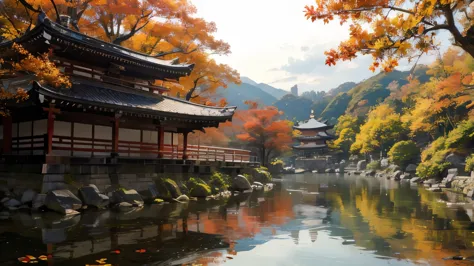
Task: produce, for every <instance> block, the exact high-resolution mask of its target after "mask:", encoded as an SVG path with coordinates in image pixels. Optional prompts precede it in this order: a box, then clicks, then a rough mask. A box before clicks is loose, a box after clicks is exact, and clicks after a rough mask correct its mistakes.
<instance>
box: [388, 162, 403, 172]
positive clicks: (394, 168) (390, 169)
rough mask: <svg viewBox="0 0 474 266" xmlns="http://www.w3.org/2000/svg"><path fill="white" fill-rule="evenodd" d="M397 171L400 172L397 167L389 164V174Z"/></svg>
mask: <svg viewBox="0 0 474 266" xmlns="http://www.w3.org/2000/svg"><path fill="white" fill-rule="evenodd" d="M399 170H401V168H400V166H398V165H395V164H391V165H389V166H388V171H389V172H391V173H393V172H396V171H399Z"/></svg>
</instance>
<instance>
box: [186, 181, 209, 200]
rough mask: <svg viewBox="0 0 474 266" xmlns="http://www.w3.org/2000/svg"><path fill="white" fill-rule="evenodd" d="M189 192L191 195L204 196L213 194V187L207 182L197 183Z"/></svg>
mask: <svg viewBox="0 0 474 266" xmlns="http://www.w3.org/2000/svg"><path fill="white" fill-rule="evenodd" d="M189 193H190V195H191V197H196V198H204V197H207V196H210V195H211V188H210V187H209V186H208V185H205V184H196V185H195V186H194V187H193V188H192V189H191V190H190V191H189Z"/></svg>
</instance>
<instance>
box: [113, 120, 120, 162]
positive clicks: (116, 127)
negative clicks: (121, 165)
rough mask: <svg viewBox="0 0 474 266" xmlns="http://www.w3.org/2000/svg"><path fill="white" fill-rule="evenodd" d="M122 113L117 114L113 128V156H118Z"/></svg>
mask: <svg viewBox="0 0 474 266" xmlns="http://www.w3.org/2000/svg"><path fill="white" fill-rule="evenodd" d="M119 122H120V115H119V114H115V117H114V120H113V128H112V130H113V131H112V157H115V156H118V144H119V131H120V126H119V124H120V123H119Z"/></svg>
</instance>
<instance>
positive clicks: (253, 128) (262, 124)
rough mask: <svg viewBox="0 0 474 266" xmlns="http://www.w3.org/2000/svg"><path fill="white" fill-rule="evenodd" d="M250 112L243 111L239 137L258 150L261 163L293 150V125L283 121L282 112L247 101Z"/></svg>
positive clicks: (266, 162) (263, 163)
mask: <svg viewBox="0 0 474 266" xmlns="http://www.w3.org/2000/svg"><path fill="white" fill-rule="evenodd" d="M246 103H247V105H248V106H249V109H248V110H245V111H242V112H241V113H240V114H239V116H240V119H242V118H243V121H245V122H244V124H243V127H242V130H243V132H242V133H240V134H238V135H237V138H238V139H239V140H240V141H243V142H244V143H246V144H247V145H248V146H251V147H254V148H256V149H257V150H258V154H259V157H260V162H261V163H262V165H264V166H265V165H267V164H268V162H269V161H270V160H271V159H272V158H273V157H275V156H278V154H280V153H281V152H285V151H288V150H290V149H291V147H290V145H291V143H293V140H292V134H293V130H292V123H291V122H290V121H288V120H281V119H280V117H281V115H282V112H280V111H278V109H277V108H275V107H273V106H266V107H263V108H260V107H259V106H258V104H257V103H256V102H253V101H247V102H246Z"/></svg>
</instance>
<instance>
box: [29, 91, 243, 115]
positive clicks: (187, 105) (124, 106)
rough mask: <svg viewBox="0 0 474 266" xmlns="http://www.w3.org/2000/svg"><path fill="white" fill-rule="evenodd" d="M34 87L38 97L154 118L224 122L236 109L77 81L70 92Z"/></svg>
mask: <svg viewBox="0 0 474 266" xmlns="http://www.w3.org/2000/svg"><path fill="white" fill-rule="evenodd" d="M33 87H34V88H35V90H36V91H37V92H38V93H39V94H40V95H44V96H47V97H50V98H53V99H58V100H64V101H70V102H74V103H79V104H83V105H87V104H93V105H99V106H104V107H109V108H113V109H116V110H126V111H128V112H131V113H146V114H151V115H155V116H165V117H167V116H174V117H182V118H189V119H199V120H211V121H219V122H223V121H227V120H231V119H232V116H233V114H234V111H235V109H236V107H233V106H232V107H213V106H205V105H200V104H195V103H191V102H188V101H184V100H181V99H177V98H173V97H167V96H159V97H148V96H144V95H138V94H134V93H127V92H123V91H117V90H114V89H111V88H104V87H101V86H98V85H90V84H82V83H78V82H73V86H72V88H70V89H60V90H56V89H52V88H49V87H47V86H44V85H40V84H39V83H37V82H34V84H33Z"/></svg>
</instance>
